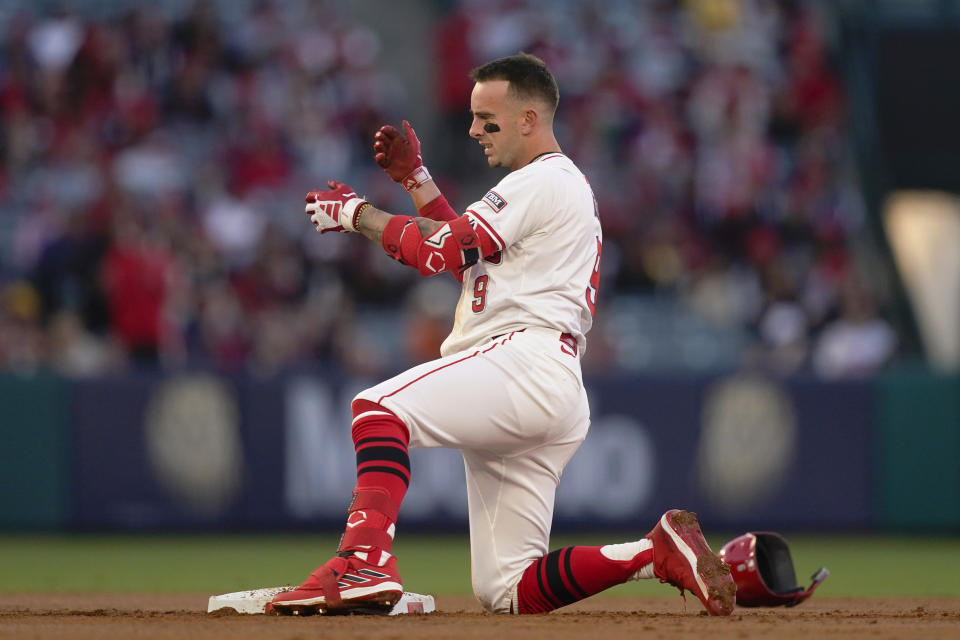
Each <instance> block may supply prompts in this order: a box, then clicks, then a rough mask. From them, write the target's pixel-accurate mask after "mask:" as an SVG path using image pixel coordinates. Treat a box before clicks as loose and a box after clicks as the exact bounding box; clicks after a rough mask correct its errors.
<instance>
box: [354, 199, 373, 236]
mask: <svg viewBox="0 0 960 640" xmlns="http://www.w3.org/2000/svg"><path fill="white" fill-rule="evenodd" d="M369 206H370V203H369V202H364V203H363V204H361V205H360V206H359V207H357V208H356V209H355V210H354V212H353V218H352V219H351V220H350V226H352V227H353V230H354V231H360V214H362V213H363V211H364V209H366V208H367V207H369Z"/></svg>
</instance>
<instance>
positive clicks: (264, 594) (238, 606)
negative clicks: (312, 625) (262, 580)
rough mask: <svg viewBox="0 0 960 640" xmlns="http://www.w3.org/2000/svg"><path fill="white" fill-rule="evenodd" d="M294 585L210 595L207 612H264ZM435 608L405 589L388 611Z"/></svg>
mask: <svg viewBox="0 0 960 640" xmlns="http://www.w3.org/2000/svg"><path fill="white" fill-rule="evenodd" d="M293 589H294V587H267V588H264V589H251V590H249V591H237V592H235V593H224V594H222V595H219V596H210V601H209V602H208V603H207V613H212V612H214V611H219V610H221V609H233V610H234V611H236V612H237V613H251V614H253V613H264V610H265V609H266V606H267V604H269V603H270V601H271V600H273V597H274V596H275V595H277V594H278V593H280V592H282V591H291V590H293ZM436 610H437V606H436V603H435V602H434V600H433V596H426V595H422V594H419V593H407V592H406V591H405V592H404V593H403V595H402V596H400V599H399V600H397V604H395V605H393V609H391V611H390V615H391V616H396V615H400V614H405V613H432V612H433V611H436Z"/></svg>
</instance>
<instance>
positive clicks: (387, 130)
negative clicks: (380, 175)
mask: <svg viewBox="0 0 960 640" xmlns="http://www.w3.org/2000/svg"><path fill="white" fill-rule="evenodd" d="M403 132H404V135H400V132H399V131H397V130H396V129H395V128H394V127H392V126H390V125H389V124H387V125H384V126H382V127H380V130H379V131H377V133H376V134H374V136H373V151H374V156H373V159H374V161H375V162H376V163H377V164H378V165H380V168H381V169H383V170H384V171H385V172H386V174H387V175H388V176H390V179H391V180H393V181H394V182H399V183H400V184H402V185H403V188H404V189H406V190H407V191H413V190H414V189H416V188H417V187H419V186H420V185H422V184H423V183H424V182H426V181H427V180H429V179H430V173H429V172H427V168H426V167H424V166H423V156H422V155H421V154H420V139H419V138H417V132H416V131H414V130H413V127H412V126H411V125H410V123H409V122H407V121H406V120H404V121H403ZM404 136H405V137H404Z"/></svg>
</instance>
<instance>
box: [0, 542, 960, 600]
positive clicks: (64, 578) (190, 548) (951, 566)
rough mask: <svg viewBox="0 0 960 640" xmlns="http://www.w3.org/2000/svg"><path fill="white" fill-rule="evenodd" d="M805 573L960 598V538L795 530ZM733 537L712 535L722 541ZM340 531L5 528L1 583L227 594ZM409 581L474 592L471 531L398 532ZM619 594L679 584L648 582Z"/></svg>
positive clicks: (834, 581) (316, 552)
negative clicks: (53, 531)
mask: <svg viewBox="0 0 960 640" xmlns="http://www.w3.org/2000/svg"><path fill="white" fill-rule="evenodd" d="M618 538H619V537H618V536H609V535H605V536H584V535H578V536H575V537H572V536H555V537H554V541H553V545H552V546H553V548H556V547H559V546H565V545H568V544H604V543H606V542H622V541H623V540H620V539H618ZM787 538H788V540H789V542H790V547H791V551H792V553H793V558H794V565H795V566H796V568H797V577H798V580H799V581H800V582H801V583H802V584H804V586H806V584H807V583H808V580H809V575H810V574H811V573H813V571H814V570H815V569H816V568H817V567H819V566H821V565H824V566H826V567H828V568H829V569H830V573H831V575H830V577H829V578H828V579H827V581H826V582H825V583H824V584H823V586H822V587H821V588H820V590H819V591H818V596H829V597H864V596H871V597H880V596H893V597H917V596H922V597H927V596H934V597H936V596H947V597H960V579H958V576H960V537H953V538H942V537H941V538H923V537H921V538H909V537H878V536H872V537H863V536H850V537H843V536H841V537H837V536H832V537H826V536H814V535H799V534H798V535H788V536H787ZM726 539H727V538H711V539H710V543H711V545H712V546H713V548H714V550H717V549H718V548H719V547H720V545H721V544H722V543H723V541H724V540H726ZM336 544H337V539H336V537H334V536H308V535H229V536H213V535H143V536H135V535H108V536H102V535H98V536H93V535H74V536H62V535H22V534H17V535H0V592H28V591H82V592H88V591H89V592H93V591H99V592H124V593H134V592H144V593H210V594H213V593H224V592H228V591H238V590H241V589H246V588H252V587H261V586H276V585H282V584H289V583H295V582H299V581H300V580H302V579H303V578H304V577H306V575H307V574H308V573H309V572H310V571H311V570H312V569H313V568H314V567H315V566H316V565H317V564H319V563H320V562H323V561H324V560H326V559H327V558H328V557H329V556H330V554H331V551H332V550H333V549H334V548H335V546H336ZM394 551H395V552H396V554H397V556H398V558H399V559H400V565H399V566H400V570H401V573H402V575H403V577H404V586H405V587H406V588H407V589H408V590H410V591H418V592H421V593H434V594H438V593H443V594H452V595H456V594H469V593H470V592H471V589H470V575H469V574H470V559H469V549H468V543H467V540H466V538H464V537H459V536H440V537H427V536H412V535H411V536H401V537H398V540H397V543H396V544H395V546H394ZM608 593H610V594H612V595H629V594H638V595H662V596H665V597H676V591H675V590H673V589H671V588H669V587H667V586H665V585H661V584H659V583H657V582H656V581H652V580H649V581H643V582H639V583H631V584H629V585H623V586H620V587H617V588H615V589H612V590H610V591H609V592H608Z"/></svg>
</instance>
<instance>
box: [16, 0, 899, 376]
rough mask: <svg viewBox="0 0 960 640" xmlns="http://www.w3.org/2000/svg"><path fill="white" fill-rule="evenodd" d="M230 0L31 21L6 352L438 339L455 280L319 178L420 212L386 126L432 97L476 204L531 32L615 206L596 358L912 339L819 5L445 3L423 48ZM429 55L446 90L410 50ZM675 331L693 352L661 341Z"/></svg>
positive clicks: (246, 349) (356, 361)
mask: <svg viewBox="0 0 960 640" xmlns="http://www.w3.org/2000/svg"><path fill="white" fill-rule="evenodd" d="M121 4H122V3H121ZM220 6H228V5H217V4H216V3H212V2H204V1H203V0H198V1H197V2H194V3H191V4H188V5H186V6H185V7H184V8H183V9H179V10H176V11H174V10H167V9H169V8H165V5H164V3H163V2H160V3H157V4H156V5H141V6H136V5H132V6H131V7H130V8H122V7H121V9H119V10H117V11H115V12H112V13H109V14H107V15H96V16H95V15H88V14H85V13H84V11H83V9H82V8H79V7H76V8H71V9H67V10H59V11H49V12H37V11H31V10H25V11H22V12H18V13H15V14H13V15H10V16H8V18H7V20H6V21H5V25H4V32H3V33H2V34H0V37H2V40H0V45H2V51H0V56H2V57H0V249H2V251H0V295H2V298H0V370H14V371H32V370H35V369H39V368H52V369H54V370H57V371H59V372H61V373H64V374H66V375H75V376H85V375H98V374H104V373H112V372H119V371H124V370H128V369H130V368H135V367H147V368H156V367H167V368H169V367H183V366H201V367H214V368H217V369H221V370H227V371H250V372H254V373H263V374H273V373H276V372H279V371H284V370H289V369H297V368H314V367H316V366H318V365H327V364H332V365H337V366H341V367H344V368H345V369H346V370H348V371H350V372H351V373H354V374H360V375H367V374H369V375H383V374H384V373H389V372H392V371H395V370H398V369H400V368H402V367H404V366H407V365H408V364H410V363H412V362H417V361H422V360H425V359H429V358H433V357H436V356H437V354H438V352H437V348H438V346H439V342H440V341H441V340H442V339H443V337H444V336H445V335H446V332H447V331H448V330H449V327H450V324H451V322H452V309H453V305H454V304H455V301H456V298H457V295H458V287H457V286H456V285H455V283H454V282H453V280H452V279H445V278H436V279H429V280H423V279H420V278H419V277H417V276H416V275H415V273H414V272H413V271H412V270H409V269H406V268H404V267H402V266H400V265H397V264H395V263H393V262H392V261H391V260H390V259H389V258H387V257H386V256H384V255H383V253H382V251H380V250H379V248H377V247H375V246H374V245H373V244H372V243H368V242H362V241H359V240H357V239H356V238H352V237H344V236H340V235H338V234H327V235H324V236H323V237H322V238H320V237H318V236H316V234H314V233H313V232H312V228H311V227H310V226H309V224H307V222H306V220H305V218H304V217H303V215H302V213H300V212H301V211H302V198H303V194H304V193H306V192H307V191H309V190H311V189H314V188H317V186H318V185H319V184H320V182H321V181H323V180H325V179H327V178H329V177H335V178H338V179H342V180H344V181H346V182H348V183H349V184H350V185H351V186H353V187H354V188H355V189H357V190H358V191H359V192H361V193H364V194H366V196H367V197H368V198H370V199H371V200H373V201H374V202H375V203H376V204H377V205H378V206H380V207H381V208H384V209H388V210H392V211H396V212H401V213H413V211H412V207H411V205H410V204H409V202H408V199H407V198H406V195H405V194H404V193H403V192H402V190H401V189H399V188H398V187H397V186H396V185H394V184H393V183H391V182H390V181H389V180H388V179H386V177H385V176H384V175H383V174H382V172H381V171H380V170H379V169H378V168H377V167H376V165H375V164H374V163H373V162H372V160H371V157H370V149H369V147H370V142H371V139H372V134H373V132H375V131H376V130H377V128H379V126H380V125H382V124H385V123H394V124H396V123H398V122H399V120H400V119H402V118H404V117H408V116H407V109H409V107H410V105H411V104H413V103H414V102H415V101H422V100H428V101H430V103H431V108H432V109H435V122H434V123H433V126H430V127H427V129H428V130H431V131H433V135H432V136H431V139H432V140H433V141H434V142H435V144H434V145H433V146H432V147H426V146H425V148H424V156H425V162H426V163H427V165H428V166H429V167H430V168H431V171H432V172H433V174H434V176H435V177H436V178H437V181H438V184H439V185H440V187H441V189H443V190H444V191H445V192H447V194H448V197H449V198H450V200H451V202H452V203H453V204H454V206H455V207H459V208H465V207H466V206H467V205H468V204H469V203H470V202H471V201H472V200H474V199H475V198H476V197H477V196H478V194H480V193H482V192H483V190H484V189H485V188H486V187H488V186H489V185H490V184H492V183H494V182H495V181H496V180H498V179H499V174H495V173H494V172H490V171H488V170H486V169H484V168H483V163H482V158H481V157H480V156H479V154H478V153H477V151H476V148H475V143H470V141H469V140H468V139H467V136H466V129H467V127H468V125H469V115H468V109H469V94H470V89H471V85H472V83H471V81H470V80H469V78H468V77H467V74H468V72H469V70H470V69H471V68H472V67H474V66H476V65H477V64H480V63H482V62H484V61H486V60H489V59H492V58H494V57H498V56H501V55H509V54H511V53H515V52H517V51H520V50H524V51H528V52H531V53H535V54H537V55H539V56H541V57H542V58H544V59H545V60H546V61H547V63H548V64H549V65H550V66H551V68H552V69H553V71H554V73H555V75H556V76H557V78H558V81H559V83H560V89H561V105H560V110H559V113H558V121H557V128H558V139H559V140H560V142H561V145H562V146H563V149H564V151H565V152H566V153H567V154H568V155H570V156H571V157H572V158H573V159H574V161H575V162H577V164H578V165H579V166H580V168H581V169H582V170H583V171H584V172H585V173H586V174H587V175H588V177H589V178H590V180H591V183H592V185H593V187H594V190H595V192H596V195H597V197H598V201H599V205H600V212H601V219H602V221H603V225H604V233H605V248H604V262H603V265H602V269H601V271H602V277H603V280H602V285H601V291H600V295H601V304H600V306H599V308H598V322H597V326H596V328H595V331H594V332H592V333H591V335H590V340H589V347H588V351H587V354H586V359H585V364H586V366H587V367H588V368H593V369H609V368H611V367H617V368H621V369H628V370H630V369H632V370H650V369H652V368H656V367H666V368H670V367H676V368H684V367H687V368H689V367H691V366H699V367H702V368H706V367H717V366H719V367H723V366H736V367H740V366H749V367H759V368H762V369H765V370H770V371H775V372H778V373H782V374H789V373H794V372H800V371H814V372H816V373H818V374H821V375H825V376H831V377H838V376H851V375H863V374H868V373H870V372H872V371H875V370H877V369H878V368H879V367H880V366H882V365H883V364H884V363H886V362H888V361H889V360H890V358H891V357H892V356H893V355H894V353H895V350H896V348H897V341H896V336H895V334H894V332H893V330H892V329H891V328H890V326H889V325H888V323H887V322H886V321H885V320H884V319H883V317H882V315H881V314H880V313H879V311H878V304H877V290H876V287H875V285H874V283H872V282H871V281H870V280H869V279H868V278H867V277H865V276H864V273H863V269H862V267H861V266H860V265H861V264H862V260H860V259H859V253H858V252H860V251H863V250H865V249H864V246H865V245H868V244H869V243H864V242H862V239H863V238H864V237H865V236H866V221H865V216H866V214H865V212H864V210H863V204H862V202H861V199H860V196H859V192H858V188H857V177H856V175H855V172H854V166H853V163H852V160H851V150H850V149H849V140H848V136H847V126H848V124H847V122H848V118H849V115H848V114H847V113H846V112H845V101H844V92H843V87H842V84H841V82H840V81H839V76H838V70H837V68H836V65H834V64H832V63H831V58H830V53H831V51H830V46H829V39H828V35H829V33H828V25H829V21H828V20H827V19H826V17H825V16H824V15H822V14H821V13H820V12H819V10H820V7H819V5H816V4H811V3H806V2H794V1H786V0H782V1H775V0H687V1H681V0H673V1H655V0H651V1H649V2H635V1H627V0H584V1H574V0H565V1H559V2H549V1H547V0H541V1H534V0H530V1H524V0H482V1H481V0H460V1H453V2H442V3H440V2H434V3H430V5H429V6H430V8H431V10H432V11H433V13H435V14H436V15H435V22H434V24H432V25H431V27H430V29H431V34H432V36H433V37H432V38H431V39H430V41H429V42H415V43H409V49H410V50H404V51H397V52H395V51H392V50H390V51H388V50H386V49H385V48H384V43H383V41H382V36H381V35H380V34H379V32H378V31H377V29H375V28H374V26H375V25H370V24H364V23H363V22H362V21H360V20H358V19H357V18H356V16H355V15H354V14H353V13H351V11H350V10H349V3H337V2H308V1H307V0H300V1H288V2H281V1H279V0H276V1H272V2H271V1H262V2H253V3H249V4H248V3H240V4H237V5H229V6H230V8H229V9H225V10H221V9H219V8H218V7H220ZM415 55H420V56H428V57H429V58H430V59H431V60H432V64H433V65H434V76H433V77H434V90H435V93H434V95H431V96H412V95H410V92H409V90H408V88H407V87H406V86H405V84H404V82H403V79H402V78H401V77H398V76H397V75H396V74H389V73H387V72H386V71H385V70H384V65H383V64H382V62H383V60H384V59H385V58H387V57H394V56H415ZM474 190H476V192H474ZM638 310H639V311H638ZM654 316H655V317H656V318H659V320H656V321H655V320H653V319H651V318H653V317H654ZM679 327H686V329H685V330H684V332H680V331H679V329H678V328H679ZM657 332H667V333H669V335H665V334H663V335H661V334H658V333H657ZM705 336H708V337H710V339H704V337H705ZM670 340H674V341H677V342H678V343H681V346H682V348H679V349H670V357H673V358H674V360H673V361H671V360H670V359H669V357H668V358H666V359H664V358H658V357H655V355H654V350H653V349H652V347H651V345H656V344H661V345H663V344H667V345H669V344H671V343H670ZM625 345H632V347H631V348H626V347H625ZM717 345H726V346H727V347H728V349H727V350H726V351H723V350H718V349H717ZM684 353H686V354H687V356H682V354H684ZM708 353H714V354H715V357H713V358H710V357H705V356H704V354H708ZM678 354H680V355H678Z"/></svg>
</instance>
